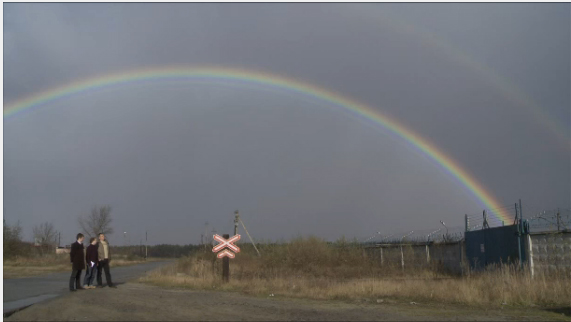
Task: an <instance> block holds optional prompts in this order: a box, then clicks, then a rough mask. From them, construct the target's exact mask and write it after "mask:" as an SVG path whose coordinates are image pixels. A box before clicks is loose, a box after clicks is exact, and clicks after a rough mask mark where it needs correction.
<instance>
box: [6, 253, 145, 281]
mask: <svg viewBox="0 0 571 322" xmlns="http://www.w3.org/2000/svg"><path fill="white" fill-rule="evenodd" d="M152 260H155V259H152V258H148V259H147V261H152ZM144 261H145V260H144V259H142V258H140V257H128V256H120V255H117V256H115V257H114V258H112V260H111V263H110V266H111V267H119V266H128V265H135V264H139V263H143V262H144ZM3 264H4V265H3V269H4V274H3V277H4V278H20V277H29V276H38V275H43V274H49V273H56V272H64V271H70V270H71V263H70V261H69V254H49V255H43V256H39V255H38V256H33V257H17V258H14V259H8V260H4V263H3Z"/></svg>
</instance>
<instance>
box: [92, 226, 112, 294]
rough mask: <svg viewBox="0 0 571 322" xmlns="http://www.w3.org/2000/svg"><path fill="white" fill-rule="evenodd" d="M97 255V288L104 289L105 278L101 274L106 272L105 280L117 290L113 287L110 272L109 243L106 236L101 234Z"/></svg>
mask: <svg viewBox="0 0 571 322" xmlns="http://www.w3.org/2000/svg"><path fill="white" fill-rule="evenodd" d="M97 253H98V257H99V266H98V268H97V287H103V278H102V277H101V274H102V273H103V271H105V280H106V281H107V286H109V287H112V288H117V287H116V286H115V285H113V282H112V281H111V273H110V272H109V260H110V255H109V242H107V240H106V239H105V235H104V234H102V233H100V234H99V247H97Z"/></svg>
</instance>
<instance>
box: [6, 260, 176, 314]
mask: <svg viewBox="0 0 571 322" xmlns="http://www.w3.org/2000/svg"><path fill="white" fill-rule="evenodd" d="M168 263H170V262H168V261H165V262H148V263H143V264H138V265H131V266H122V267H112V268H111V278H112V280H113V283H114V284H119V285H120V284H124V283H125V282H127V281H129V280H131V279H135V278H138V277H140V276H142V275H143V274H145V272H147V271H150V270H153V269H156V268H158V267H160V266H162V265H165V264H168ZM84 274H85V271H83V272H82V274H81V281H82V283H83V276H84ZM70 275H71V266H70V271H69V272H65V273H53V274H47V275H42V276H34V277H25V278H14V279H4V313H6V312H11V311H14V310H17V309H19V308H22V307H26V306H29V305H31V304H35V303H39V302H41V301H44V300H47V299H51V298H55V297H58V296H61V295H64V294H68V293H70V292H69V286H68V285H69V277H70ZM103 283H104V284H105V283H106V281H105V274H103Z"/></svg>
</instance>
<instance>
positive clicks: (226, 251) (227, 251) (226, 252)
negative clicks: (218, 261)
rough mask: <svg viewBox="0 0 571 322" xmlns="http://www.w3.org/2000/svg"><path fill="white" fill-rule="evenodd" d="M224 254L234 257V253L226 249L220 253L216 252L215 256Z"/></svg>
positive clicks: (220, 256)
mask: <svg viewBox="0 0 571 322" xmlns="http://www.w3.org/2000/svg"><path fill="white" fill-rule="evenodd" d="M224 256H228V257H230V258H234V257H236V255H234V253H232V252H231V251H229V250H227V249H225V250H223V251H221V252H220V253H218V254H217V255H216V257H218V258H222V257H224Z"/></svg>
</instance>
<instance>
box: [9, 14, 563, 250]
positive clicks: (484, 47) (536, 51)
mask: <svg viewBox="0 0 571 322" xmlns="http://www.w3.org/2000/svg"><path fill="white" fill-rule="evenodd" d="M569 10H570V6H569V5H568V4H545V5H544V4H509V5H508V4H496V5H489V4H464V5H457V4H437V5H433V4H351V5H347V4H154V3H149V4H103V3H101V4H24V3H22V4H6V5H5V6H4V102H5V103H9V102H12V101H14V100H16V99H18V98H22V97H26V96H27V95H30V94H32V93H36V92H38V91H41V90H45V89H49V88H52V87H55V86H59V85H61V84H65V83H70V82H73V81H74V80H77V79H83V78H86V77H93V76H97V75H102V74H106V73H109V72H117V71H122V70H130V69H136V68H142V67H149V66H164V65H203V64H210V65H224V66H237V67H243V68H254V69H257V70H265V71H268V72H272V73H276V74H282V75H285V76H289V77H294V78H298V79H301V80H304V81H306V82H310V83H314V84H316V85H319V86H322V87H324V88H328V89H330V90H332V91H336V92H338V93H340V94H342V95H346V96H348V97H352V98H356V99H358V100H360V101H362V102H364V103H367V104H369V105H371V106H374V107H376V108H378V109H379V110H380V111H382V112H384V113H387V114H389V115H392V116H394V117H396V118H397V119H399V120H400V121H401V122H402V123H403V124H406V125H407V126H409V127H410V128H412V129H414V130H415V131H416V132H418V133H420V134H421V135H422V136H424V137H426V138H428V139H429V140H431V141H432V142H434V143H435V144H436V145H437V146H438V147H440V148H441V149H442V150H443V151H445V152H446V153H447V154H449V155H450V156H452V157H453V158H454V159H456V160H458V161H459V163H460V164H461V165H462V166H463V167H465V169H467V170H468V171H469V172H470V173H472V174H474V176H475V177H476V178H478V180H479V181H480V182H482V183H483V184H484V186H486V187H487V188H489V190H490V191H491V192H492V193H493V194H494V195H496V196H497V197H498V199H499V200H500V202H502V203H505V204H508V203H512V202H514V201H515V200H516V199H517V198H522V200H523V201H524V204H526V205H530V206H533V207H557V206H560V207H569V203H570V197H569V195H570V187H569V178H570V176H571V172H570V169H569V164H570V157H569V149H568V147H567V148H565V147H564V148H561V146H560V145H557V144H558V143H557V142H558V141H557V140H556V139H555V138H554V137H553V134H552V132H549V131H546V129H544V128H542V127H541V126H539V125H538V122H537V121H536V120H535V119H534V116H533V115H530V114H529V113H527V112H525V111H522V109H521V108H520V106H518V104H517V100H516V101H514V100H513V99H510V98H509V97H506V93H505V92H502V91H501V90H500V89H499V88H498V87H497V85H496V84H494V83H493V82H491V81H490V80H489V79H487V78H486V74H485V73H483V74H482V73H481V71H480V72H478V70H474V67H473V66H469V65H465V64H462V63H461V61H462V60H458V59H455V57H454V54H451V53H450V52H447V51H443V49H442V48H443V47H442V46H441V47H438V45H434V44H432V45H431V43H430V42H427V39H423V37H422V36H418V35H422V34H426V33H427V32H430V33H432V34H434V35H436V36H437V37H440V38H439V39H442V41H445V42H446V43H447V44H449V45H450V46H452V47H454V48H457V49H458V51H459V52H464V53H467V54H469V55H470V57H471V59H473V60H475V61H477V62H479V63H480V64H482V65H484V66H487V67H489V68H490V69H491V70H493V71H495V72H496V73H498V74H500V75H501V76H502V77H503V79H505V80H506V81H507V82H509V84H511V85H513V86H515V87H517V88H519V89H520V90H521V91H523V92H524V93H526V95H528V96H529V97H531V98H532V99H533V100H534V101H535V102H537V105H538V106H539V108H541V109H544V113H545V114H546V115H548V116H549V117H553V118H565V117H566V119H567V120H569V118H570V116H569V105H570V102H569V88H570V86H571V84H570V79H569V74H570V67H569V66H570V63H569V60H570V59H569V57H570V52H569V51H570V50H569V48H570V40H569V39H570V37H569V29H570V28H569V24H570V18H569ZM375 12H379V14H376V13H375ZM387 15H388V16H390V17H391V18H392V19H393V20H395V19H396V20H398V21H400V22H401V23H403V24H404V25H409V26H413V28H417V29H419V30H422V31H423V32H418V33H417V34H418V35H415V33H414V32H412V33H411V32H410V31H408V32H407V31H405V30H402V28H401V29H400V30H399V27H398V25H395V24H394V23H392V24H391V22H390V21H388V20H386V19H385V20H383V17H386V16H387ZM262 89H263V88H261V87H260V88H251V87H240V86H237V85H236V84H234V85H233V86H227V85H196V84H195V83H184V82H183V83H181V82H178V83H176V82H172V83H171V82H163V83H156V84H148V85H143V86H126V87H121V88H117V89H115V90H108V91H104V92H91V93H88V94H86V95H81V96H76V97H71V98H68V99H65V100H60V101H57V102H54V103H52V104H50V105H49V106H48V105H46V106H45V108H42V109H39V110H38V111H37V112H34V113H30V114H22V115H21V116H17V117H14V118H12V119H10V120H7V121H5V122H4V135H5V136H4V138H5V139H4V202H5V206H6V212H7V214H6V218H7V219H8V221H9V222H10V221H12V222H14V221H16V220H18V219H21V220H22V222H23V223H24V224H25V225H26V227H27V228H26V229H27V231H28V232H29V231H31V227H32V226H33V225H34V224H36V223H39V222H41V221H43V220H51V221H54V222H55V223H56V224H57V226H58V227H60V229H61V230H62V231H63V232H64V234H67V236H72V235H73V233H75V230H76V229H77V225H76V223H75V221H76V217H77V215H78V214H80V213H84V212H86V211H88V210H89V208H90V207H91V206H92V205H94V204H104V203H109V204H111V205H112V206H113V207H114V215H115V216H116V217H115V223H116V231H125V230H127V231H129V232H130V235H132V236H133V237H132V238H133V239H132V240H131V242H138V240H139V239H140V238H141V237H142V236H143V232H144V230H145V229H149V230H150V231H152V232H153V233H152V234H151V236H153V237H154V239H152V240H153V242H156V243H160V242H176V243H185V242H197V241H198V240H199V236H200V233H201V232H202V231H203V230H204V225H203V224H204V222H205V221H209V222H210V224H211V228H212V227H214V228H216V229H217V230H218V231H219V232H229V231H230V229H231V216H232V212H233V210H234V209H235V208H238V209H240V210H241V211H242V212H243V216H244V221H245V223H246V224H247V225H249V226H251V230H252V232H255V234H254V235H255V237H258V238H272V239H274V238H282V237H283V238H289V237H290V236H292V235H295V234H298V233H299V234H310V233H313V234H317V235H320V236H323V237H327V238H337V237H339V236H341V235H343V234H344V235H346V236H348V237H352V236H362V235H366V234H368V233H369V232H370V231H376V230H384V231H392V230H406V229H408V228H409V227H410V228H411V229H418V228H425V227H432V226H435V225H438V220H440V219H443V220H446V221H448V222H453V223H455V224H457V225H459V224H461V220H462V218H461V216H462V214H464V213H472V212H478V211H480V207H481V205H479V204H478V202H477V200H476V199H475V197H474V196H473V195H471V194H470V193H468V192H467V191H465V190H463V189H461V186H460V185H459V184H458V183H457V182H456V181H455V180H453V179H452V178H451V177H450V175H449V174H447V173H445V172H444V171H442V170H440V171H439V168H438V167H437V166H435V165H434V163H433V162H432V161H430V160H428V159H426V158H425V157H423V156H422V155H421V154H420V153H418V152H417V151H415V150H414V149H413V148H411V147H410V146H408V145H406V144H404V143H403V142H402V141H399V140H395V139H394V138H392V136H390V135H388V133H387V132H386V130H383V129H380V128H377V129H375V128H374V127H370V126H364V124H365V123H362V122H359V121H356V120H355V119H351V118H348V117H347V116H346V115H344V114H343V113H339V112H336V111H335V110H334V109H331V106H330V104H327V103H325V102H322V101H317V100H315V99H311V98H309V97H303V96H300V95H297V94H296V95H293V94H292V93H291V92H286V91H270V92H267V91H264V90H262ZM561 124H562V129H561V131H563V133H564V134H566V135H569V123H568V122H561ZM223 216H224V217H223ZM116 236H117V237H116V239H118V238H120V237H119V236H120V235H118V234H116ZM70 238H71V237H70Z"/></svg>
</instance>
